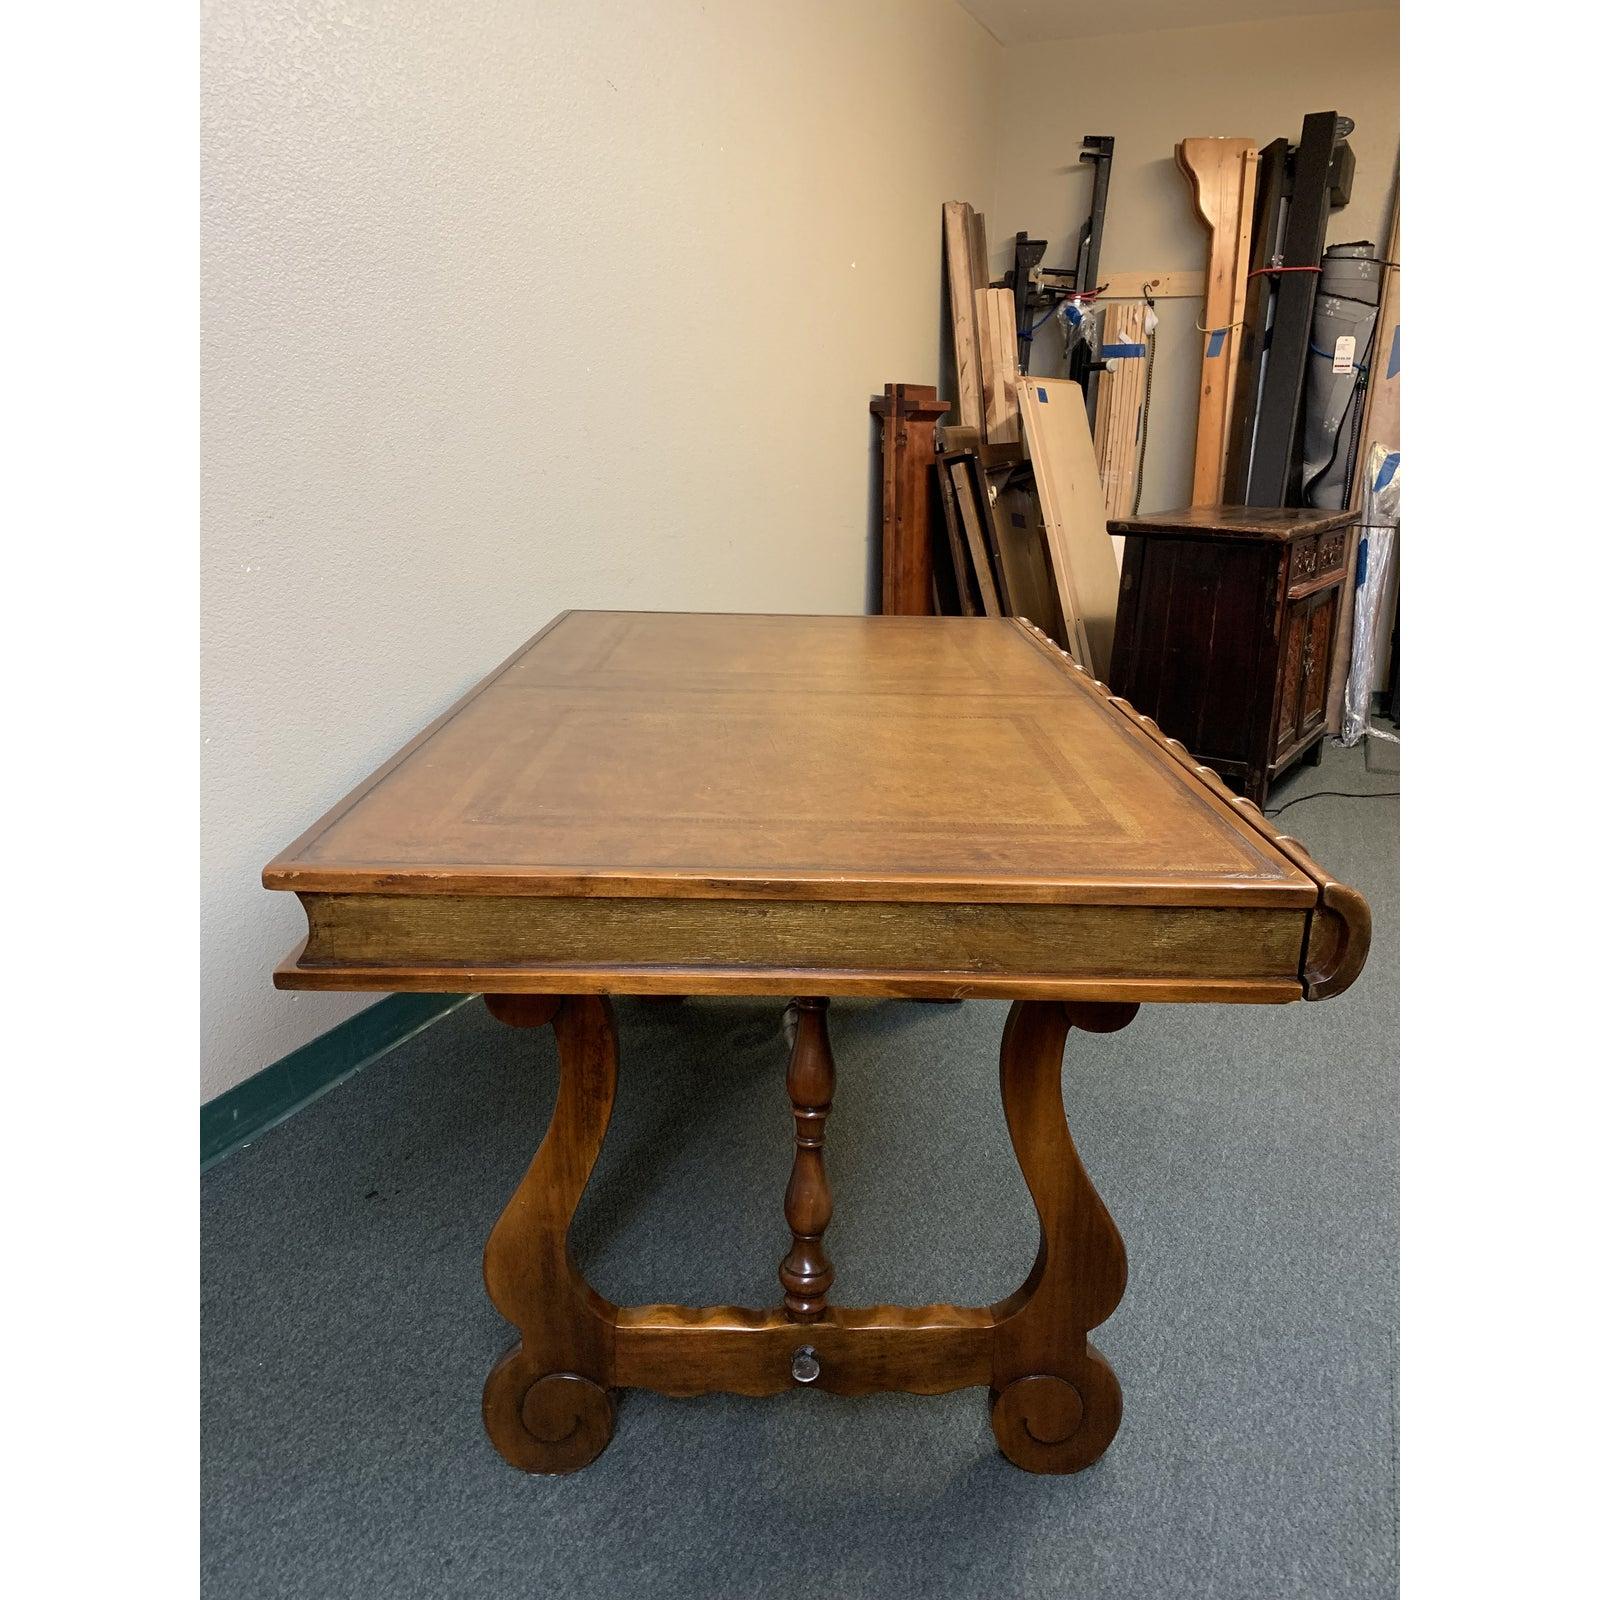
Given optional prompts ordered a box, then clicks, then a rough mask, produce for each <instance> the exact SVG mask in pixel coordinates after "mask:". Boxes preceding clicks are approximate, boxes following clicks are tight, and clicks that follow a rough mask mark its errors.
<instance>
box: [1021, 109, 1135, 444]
mask: <svg viewBox="0 0 1600 1600" xmlns="http://www.w3.org/2000/svg"><path fill="white" fill-rule="evenodd" d="M1083 145H1084V148H1083V149H1082V150H1081V151H1079V152H1078V159H1079V161H1088V162H1091V163H1092V164H1093V166H1094V188H1093V190H1092V191H1091V193H1090V196H1089V215H1088V217H1087V218H1085V220H1084V222H1083V224H1082V226H1081V227H1080V228H1079V229H1078V249H1077V254H1076V256H1075V257H1074V260H1073V264H1072V265H1071V266H1070V267H1045V266H1044V265H1043V262H1044V253H1045V251H1046V249H1047V248H1048V247H1049V241H1048V240H1045V239H1030V238H1029V237H1028V235H1027V234H1026V233H1019V234H1018V235H1017V236H1016V241H1015V248H1014V251H1013V255H1012V265H1011V271H1010V272H1008V273H1007V274H1006V278H1005V282H1006V286H1007V287H1008V288H1009V289H1010V290H1011V294H1012V299H1013V300H1014V302H1015V305H1016V313H1017V364H1018V366H1019V367H1020V368H1021V370H1022V371H1023V372H1026V371H1027V370H1028V361H1029V357H1030V355H1031V354H1032V350H1033V327H1034V319H1035V317H1036V316H1037V314H1038V313H1039V312H1040V311H1043V310H1047V309H1048V308H1050V307H1052V306H1054V305H1056V304H1057V303H1058V302H1059V301H1062V300H1069V299H1071V298H1072V296H1073V295H1075V294H1086V293H1088V292H1090V291H1091V290H1093V289H1094V288H1096V287H1097V283H1098V277H1099V272H1100V242H1101V240H1102V239H1103V238H1104V236H1105V231H1106V197H1107V195H1108V194H1109V193H1110V190H1111V159H1112V154H1113V151H1114V149H1115V146H1116V139H1115V138H1114V137H1113V136H1112V135H1110V134H1105V133H1086V134H1085V135H1084V136H1083ZM1067 376H1068V377H1069V378H1071V379H1072V380H1073V381H1074V382H1075V383H1078V384H1081V385H1082V387H1083V400H1084V406H1085V407H1086V409H1087V410H1088V413H1089V422H1090V425H1091V426H1093V423H1094V398H1095V388H1096V387H1097V383H1096V379H1097V377H1098V373H1097V371H1096V368H1095V366H1094V365H1093V357H1091V355H1090V354H1089V351H1088V350H1087V349H1086V348H1085V347H1084V346H1083V345H1081V344H1080V345H1077V346H1075V347H1074V349H1073V352H1072V355H1071V357H1070V359H1069V361H1068V364H1067Z"/></svg>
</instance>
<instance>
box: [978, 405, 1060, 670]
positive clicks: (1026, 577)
mask: <svg viewBox="0 0 1600 1600" xmlns="http://www.w3.org/2000/svg"><path fill="white" fill-rule="evenodd" d="M1019 417H1020V413H1019ZM994 525H995V540H996V543H997V545H998V547H999V550H1000V566H1001V569H1002V570H1003V572H1004V573H1005V580H1006V590H1007V593H1008V594H1009V595H1010V599H1011V615H1012V616H1016V617H1025V618H1027V619H1028V621H1030V622H1032V623H1034V624H1035V625H1036V626H1037V627H1039V628H1041V629H1043V631H1044V632H1045V633H1047V634H1048V635H1049V636H1050V637H1051V638H1052V639H1053V640H1055V642H1056V643H1057V644H1063V643H1065V642H1066V633H1065V629H1064V628H1063V627H1062V624H1061V608H1060V606H1059V605H1058V604H1057V603H1056V595H1055V586H1054V584H1053V582H1052V581H1051V577H1050V557H1049V554H1048V551H1047V548H1046V545H1045V529H1044V518H1043V517H1041V516H1040V514H1039V502H1038V500H1037V499H1036V498H1035V496H1034V493H1033V488H1032V485H1031V484H1028V483H1007V484H1006V485H1005V486H1004V487H1003V488H1002V489H1001V490H1000V494H999V497H998V499H997V500H996V501H995V507H994Z"/></svg>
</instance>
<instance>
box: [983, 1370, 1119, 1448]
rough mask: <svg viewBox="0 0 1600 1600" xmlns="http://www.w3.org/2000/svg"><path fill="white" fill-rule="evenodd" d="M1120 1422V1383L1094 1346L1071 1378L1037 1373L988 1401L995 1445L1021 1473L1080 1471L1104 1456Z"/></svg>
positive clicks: (1011, 1383)
mask: <svg viewBox="0 0 1600 1600" xmlns="http://www.w3.org/2000/svg"><path fill="white" fill-rule="evenodd" d="M1121 1422H1122V1385H1121V1384H1119V1383H1118V1382H1117V1375H1116V1373H1114V1372H1113V1371H1112V1370H1111V1365H1110V1363H1109V1362H1108V1361H1107V1360H1106V1359H1105V1357H1104V1356H1102V1355H1101V1354H1100V1352H1099V1351H1098V1350H1096V1349H1095V1347H1094V1346H1093V1345H1090V1346H1089V1347H1088V1351H1087V1353H1086V1355H1085V1357H1084V1360H1083V1361H1082V1363H1081V1364H1080V1365H1078V1366H1077V1370H1075V1371H1074V1372H1073V1373H1072V1376H1071V1377H1070V1378H1065V1377H1059V1376H1056V1375H1055V1374H1053V1373H1035V1374H1032V1375H1031V1376H1029V1377H1026V1378H1016V1379H1014V1380H1013V1381H1012V1382H1010V1383H1008V1384H1007V1385H1006V1386H1005V1388H1003V1389H1002V1390H1000V1391H999V1393H997V1394H991V1397H990V1413H989V1423H990V1426H991V1427H992V1428H993V1429H994V1437H995V1442H996V1443H997V1444H998V1445H999V1446H1000V1452H1001V1454H1002V1455H1004V1456H1005V1458H1006V1459H1007V1460H1008V1461H1010V1462H1011V1463H1012V1464H1013V1465H1014V1466H1018V1467H1021V1468H1022V1469H1023V1470H1024V1471H1025V1472H1060V1473H1066V1472H1081V1471H1082V1470H1083V1469H1084V1468H1085V1467H1088V1466H1092V1465H1093V1464H1094V1463H1095V1462H1096V1461H1098V1460H1099V1459H1100V1457H1101V1456H1103V1455H1104V1454H1105V1452H1106V1448H1107V1446H1108V1445H1110V1443H1111V1441H1112V1440H1113V1439H1114V1438H1115V1437H1116V1434H1117V1428H1118V1427H1119V1426H1120V1424H1121Z"/></svg>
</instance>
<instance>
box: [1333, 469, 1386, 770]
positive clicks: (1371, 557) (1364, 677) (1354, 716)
mask: <svg viewBox="0 0 1600 1600" xmlns="http://www.w3.org/2000/svg"><path fill="white" fill-rule="evenodd" d="M1363 482H1364V484H1365V488H1364V490H1363V492H1362V496H1361V524H1360V526H1359V527H1358V528H1357V530H1356V531H1357V532H1358V534H1359V535H1360V540H1361V542H1360V544H1359V545H1358V546H1357V549H1356V597H1355V606H1354V609H1353V611H1352V613H1351V628H1350V676H1349V677H1348V678H1347V679H1346V680H1345V686H1344V716H1343V719H1342V721H1341V724H1340V729H1339V743H1340V744H1342V745H1355V744H1360V743H1361V741H1362V740H1363V739H1365V738H1367V737H1368V736H1371V737H1372V738H1374V739H1390V740H1393V742H1394V743H1396V744H1398V743H1399V742H1400V740H1399V738H1398V737H1397V736H1396V735H1395V734H1392V733H1388V732H1386V731H1385V730H1384V729H1382V728H1374V727H1373V726H1372V673H1373V668H1374V666H1375V665H1376V661H1377V637H1376V630H1377V626H1378V620H1379V618H1380V617H1382V616H1383V615H1384V609H1385V608H1384V598H1385V596H1386V594H1387V592H1388V588H1389V585H1390V583H1391V582H1392V581H1393V578H1394V567H1395V545H1396V542H1397V541H1398V539H1399V537H1400V452H1399V451H1398V450H1391V449H1390V448H1389V447H1388V445H1386V444H1374V445H1373V446H1372V450H1371V452H1370V454H1369V455H1368V456H1367V460H1366V470H1365V472H1364V474H1363Z"/></svg>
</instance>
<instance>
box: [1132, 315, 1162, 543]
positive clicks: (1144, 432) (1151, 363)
mask: <svg viewBox="0 0 1600 1600" xmlns="http://www.w3.org/2000/svg"><path fill="white" fill-rule="evenodd" d="M1149 287H1150V285H1149V284H1146V285H1145V289H1146V290H1148V289H1149ZM1144 303H1145V309H1146V310H1147V311H1154V310H1155V308H1156V303H1155V301H1154V300H1152V299H1151V298H1150V296H1149V294H1148V293H1146V295H1145V297H1144ZM1144 337H1145V343H1146V344H1148V345H1149V346H1150V349H1149V352H1148V354H1147V355H1146V357H1145V363H1144V410H1143V411H1142V412H1141V413H1140V416H1139V467H1138V471H1137V472H1136V474H1135V476H1134V480H1133V511H1132V513H1131V515H1133V516H1135V517H1136V516H1138V515H1139V502H1140V501H1141V500H1142V499H1144V452H1145V447H1146V446H1147V445H1148V444H1149V443H1150V395H1151V391H1152V390H1153V389H1154V388H1155V382H1156V330H1155V329H1154V328H1151V329H1150V330H1149V331H1148V332H1147V333H1146V334H1145V336H1144Z"/></svg>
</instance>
